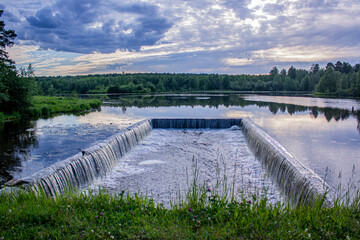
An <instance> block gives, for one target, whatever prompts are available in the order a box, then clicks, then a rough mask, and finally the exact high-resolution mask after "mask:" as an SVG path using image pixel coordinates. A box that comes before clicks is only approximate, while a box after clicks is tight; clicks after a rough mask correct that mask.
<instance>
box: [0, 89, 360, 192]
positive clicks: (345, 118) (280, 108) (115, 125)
mask: <svg viewBox="0 0 360 240" xmlns="http://www.w3.org/2000/svg"><path fill="white" fill-rule="evenodd" d="M92 97H97V98H101V99H102V101H103V102H104V103H105V105H104V106H103V107H102V110H101V112H93V113H89V114H87V115H85V116H72V115H70V116H66V115H64V116H58V117H55V118H52V119H47V120H44V119H42V120H38V121H32V122H31V121H28V122H25V123H24V122H22V123H11V124H10V123H8V124H6V126H5V125H4V126H3V127H2V128H1V127H0V139H1V148H0V154H1V155H0V156H1V159H3V160H2V162H1V166H0V168H1V169H0V175H1V178H0V181H1V182H4V179H5V178H7V179H10V178H11V177H21V176H27V175H31V174H32V173H34V172H36V171H38V170H40V169H41V168H43V167H46V166H49V165H51V164H53V163H54V162H57V161H60V160H63V159H65V158H66V157H69V156H71V155H73V154H75V153H78V151H79V150H78V149H83V148H86V147H89V146H91V145H93V144H94V143H95V142H97V141H101V140H103V139H105V138H107V137H109V136H111V135H112V134H114V133H116V132H117V131H118V129H121V128H125V127H127V126H128V125H129V124H132V123H135V122H137V121H139V120H140V119H144V118H148V117H202V118H206V117H209V118H220V117H226V118H232V117H241V118H242V117H250V118H251V119H252V120H253V121H254V122H255V123H257V124H258V125H260V126H261V127H262V128H263V129H264V130H265V131H266V132H268V133H269V134H270V135H271V136H273V137H274V138H275V139H276V140H277V141H279V142H280V143H281V144H282V145H284V146H285V148H287V149H288V150H289V152H291V153H292V154H293V155H294V156H296V157H297V158H298V159H299V160H300V161H301V162H302V163H303V164H304V165H305V166H307V167H309V168H311V169H313V170H314V171H315V172H317V173H318V174H319V175H320V176H321V177H323V178H325V176H326V180H327V182H328V183H329V184H330V185H332V186H336V185H337V184H338V182H339V179H338V175H339V173H340V172H341V174H342V176H343V179H342V180H343V181H344V180H347V179H349V178H350V177H351V176H354V178H353V181H355V182H357V181H359V180H360V175H359V174H356V172H357V169H358V168H359V167H360V166H359V165H360V162H359V160H360V159H359V158H360V134H359V133H360V127H359V122H360V111H359V109H360V107H359V101H356V100H342V99H340V100H339V99H337V100H336V99H335V100H331V99H330V100H329V99H319V98H308V97H306V98H302V97H275V96H262V95H240V94H217V95H215V94H201V95H191V94H178V95H176V94H172V95H144V96H140V95H112V96H92ZM353 107H354V110H353ZM9 124H10V125H9ZM353 166H355V174H354V173H353Z"/></svg>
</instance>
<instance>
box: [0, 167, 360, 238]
mask: <svg viewBox="0 0 360 240" xmlns="http://www.w3.org/2000/svg"><path fill="white" fill-rule="evenodd" d="M195 169H196V168H195ZM195 174H197V173H196V172H195ZM218 186H221V188H222V190H219V189H216V187H214V189H210V188H208V187H207V186H206V185H205V184H203V183H199V182H198V178H197V177H196V175H195V177H194V178H193V181H192V182H191V183H190V188H189V191H188V193H187V194H186V196H185V198H184V199H180V200H181V201H179V202H178V203H176V204H172V205H171V206H170V207H168V208H166V207H164V206H163V205H161V204H155V203H154V201H153V200H152V199H151V198H146V197H142V196H139V195H133V196H130V195H129V194H126V193H124V192H122V193H120V194H117V195H111V194H107V193H106V192H105V191H102V190H99V191H96V192H93V191H88V192H77V191H69V192H67V193H65V194H64V195H62V196H58V197H57V198H51V197H48V196H46V195H44V194H35V193H33V192H25V191H18V192H14V193H3V194H0V239H359V238H360V224H359V221H360V208H359V207H360V206H359V203H360V201H359V199H360V198H359V193H358V192H357V197H356V198H355V199H354V200H353V201H351V202H344V201H335V203H334V206H332V207H330V208H325V207H324V205H323V204H324V199H317V200H316V201H314V202H313V203H312V204H309V205H306V206H299V207H293V206H291V205H289V204H286V203H284V202H277V203H274V204H270V203H269V202H268V200H267V198H266V195H261V196H258V195H252V196H249V195H243V196H240V198H239V197H237V196H234V195H233V194H232V191H231V188H229V189H227V190H230V191H227V190H226V188H224V185H223V184H222V183H221V182H219V185H218ZM219 192H222V193H223V195H220V194H219Z"/></svg>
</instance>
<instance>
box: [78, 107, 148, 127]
mask: <svg viewBox="0 0 360 240" xmlns="http://www.w3.org/2000/svg"><path fill="white" fill-rule="evenodd" d="M78 120H79V123H81V124H91V125H97V124H105V125H110V124H111V125H117V126H119V127H127V126H129V125H131V124H134V123H136V122H138V121H140V120H142V118H134V117H129V116H127V115H123V116H122V115H119V114H117V113H107V112H103V111H101V112H93V113H90V114H88V115H86V116H82V117H79V119H78Z"/></svg>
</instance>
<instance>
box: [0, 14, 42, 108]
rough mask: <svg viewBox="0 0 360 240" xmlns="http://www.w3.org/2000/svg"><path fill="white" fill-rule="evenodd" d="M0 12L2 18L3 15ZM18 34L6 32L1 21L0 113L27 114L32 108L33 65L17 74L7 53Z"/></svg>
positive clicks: (11, 31) (10, 31) (13, 63)
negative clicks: (16, 112) (14, 112)
mask: <svg viewBox="0 0 360 240" xmlns="http://www.w3.org/2000/svg"><path fill="white" fill-rule="evenodd" d="M3 12H4V11H3V10H0V17H1V16H2V14H3ZM15 38H16V34H15V32H14V31H13V30H6V29H5V23H4V21H0V90H1V93H0V111H3V112H6V113H10V112H13V111H18V112H21V113H25V112H26V111H27V110H28V109H29V107H30V106H31V98H32V94H33V91H34V86H35V85H34V80H33V77H34V70H33V68H32V66H31V65H29V67H28V69H27V70H25V69H22V70H21V71H20V74H18V73H17V71H16V68H15V62H14V61H13V60H11V59H10V58H9V56H8V53H7V52H6V48H7V47H11V46H13V44H14V39H15Z"/></svg>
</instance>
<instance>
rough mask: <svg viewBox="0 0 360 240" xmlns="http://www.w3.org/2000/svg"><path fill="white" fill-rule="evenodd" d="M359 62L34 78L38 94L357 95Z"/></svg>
mask: <svg viewBox="0 0 360 240" xmlns="http://www.w3.org/2000/svg"><path fill="white" fill-rule="evenodd" d="M359 69H360V64H355V65H354V66H352V65H351V64H350V63H348V62H341V61H337V62H336V63H335V64H333V63H331V62H329V63H328V64H327V65H326V66H325V68H320V66H319V64H312V66H311V68H310V69H309V70H306V69H296V68H295V67H293V66H291V67H290V68H289V69H288V70H286V69H282V70H281V71H279V70H278V69H277V67H273V68H272V69H271V70H270V72H269V73H268V74H261V75H248V74H239V75H227V74H187V73H177V74H176V73H122V74H95V75H85V76H56V77H36V78H35V81H36V85H37V92H38V94H39V95H57V94H66V93H79V94H93V93H154V92H199V91H302V92H312V93H319V94H327V95H335V96H352V97H356V96H360V71H359Z"/></svg>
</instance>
